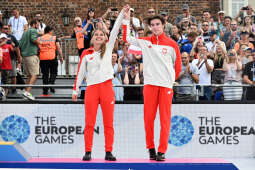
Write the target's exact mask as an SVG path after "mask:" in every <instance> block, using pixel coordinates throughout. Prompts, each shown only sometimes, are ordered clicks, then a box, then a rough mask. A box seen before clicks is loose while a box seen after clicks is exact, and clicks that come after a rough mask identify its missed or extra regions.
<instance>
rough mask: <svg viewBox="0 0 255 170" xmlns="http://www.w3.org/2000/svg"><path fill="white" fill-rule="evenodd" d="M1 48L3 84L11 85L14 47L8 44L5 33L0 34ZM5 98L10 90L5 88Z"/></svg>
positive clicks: (0, 65) (0, 67) (0, 68)
mask: <svg viewBox="0 0 255 170" xmlns="http://www.w3.org/2000/svg"><path fill="white" fill-rule="evenodd" d="M0 48H1V51H2V62H1V63H0V70H1V76H2V83H3V84H11V70H12V64H11V53H12V52H13V47H12V45H10V44H7V35H6V34H5V33H1V34H0ZM4 90H5V96H4V98H5V97H6V95H7V94H8V88H5V89H4Z"/></svg>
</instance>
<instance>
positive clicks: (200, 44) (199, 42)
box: [190, 36, 205, 61]
mask: <svg viewBox="0 0 255 170" xmlns="http://www.w3.org/2000/svg"><path fill="white" fill-rule="evenodd" d="M193 44H194V45H193V46H192V49H191V52H190V59H191V61H192V60H193V59H197V58H198V51H199V49H200V48H201V47H203V46H205V43H204V41H203V39H202V37H201V36H199V37H197V39H196V40H195V42H194V43H193Z"/></svg>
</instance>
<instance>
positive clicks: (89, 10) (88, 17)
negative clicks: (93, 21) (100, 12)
mask: <svg viewBox="0 0 255 170" xmlns="http://www.w3.org/2000/svg"><path fill="white" fill-rule="evenodd" d="M91 11H92V12H94V18H95V9H94V8H88V13H87V20H90V16H89V13H90V12H91Z"/></svg>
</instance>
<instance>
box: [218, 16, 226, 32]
mask: <svg viewBox="0 0 255 170" xmlns="http://www.w3.org/2000/svg"><path fill="white" fill-rule="evenodd" d="M217 14H218V15H217V17H218V18H217V19H218V21H217V22H216V24H217V30H218V31H219V32H220V31H222V29H223V27H224V20H225V11H219V12H218V13H217Z"/></svg>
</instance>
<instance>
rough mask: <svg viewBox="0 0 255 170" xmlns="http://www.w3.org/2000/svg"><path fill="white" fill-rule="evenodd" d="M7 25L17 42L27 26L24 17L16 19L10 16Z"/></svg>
mask: <svg viewBox="0 0 255 170" xmlns="http://www.w3.org/2000/svg"><path fill="white" fill-rule="evenodd" d="M8 25H10V26H11V27H12V30H11V31H12V35H13V36H14V37H15V38H16V39H17V40H18V41H19V40H20V39H21V37H22V35H23V32H24V28H25V25H27V19H26V17H24V16H19V17H18V18H15V17H14V16H12V17H11V18H10V19H9V22H8Z"/></svg>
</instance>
